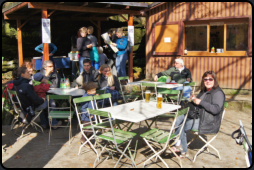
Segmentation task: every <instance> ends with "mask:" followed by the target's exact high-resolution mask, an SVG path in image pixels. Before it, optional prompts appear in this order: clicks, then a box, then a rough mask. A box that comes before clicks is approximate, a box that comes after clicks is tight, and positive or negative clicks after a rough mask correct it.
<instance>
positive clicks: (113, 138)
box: [87, 109, 136, 168]
mask: <svg viewBox="0 0 254 170" xmlns="http://www.w3.org/2000/svg"><path fill="white" fill-rule="evenodd" d="M87 110H88V113H89V119H90V122H91V124H92V120H91V118H90V114H93V115H97V116H98V117H107V118H108V120H109V123H110V127H109V128H104V129H105V130H106V129H109V131H107V132H105V133H102V134H100V135H97V133H96V132H95V128H102V127H100V126H97V124H96V125H94V124H92V129H93V132H94V135H95V142H96V144H98V145H99V146H100V147H101V152H100V153H99V154H97V157H96V159H95V161H94V164H93V167H95V165H96V162H97V161H100V156H101V154H102V153H103V151H104V150H106V151H107V152H108V153H109V155H111V156H112V159H113V161H114V157H113V152H119V153H120V154H121V156H120V158H119V159H118V161H117V163H116V165H115V167H114V168H116V166H117V165H118V164H119V162H120V160H121V159H122V157H123V156H125V157H126V158H127V159H129V160H130V161H131V163H132V167H135V168H136V164H135V162H134V159H133V157H132V154H131V151H130V149H129V145H130V143H131V141H132V139H133V137H134V136H136V133H133V132H126V131H123V130H120V129H115V128H114V127H113V123H112V120H111V118H112V117H111V114H110V113H109V112H104V111H99V110H93V109H87ZM100 140H102V141H101V142H100ZM104 141H105V142H106V144H105V145H104V146H103V145H102V143H103V142H104ZM123 144H126V147H125V148H124V149H123V150H120V148H119V146H122V145H123ZM107 146H108V148H107ZM127 149H128V150H129V153H130V157H129V156H127V155H126V154H125V152H126V151H127ZM108 157H109V156H108ZM108 157H107V158H106V159H108Z"/></svg>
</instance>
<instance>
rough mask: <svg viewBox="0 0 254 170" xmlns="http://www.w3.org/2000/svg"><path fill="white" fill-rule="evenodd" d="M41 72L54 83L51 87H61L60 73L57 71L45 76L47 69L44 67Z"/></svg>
mask: <svg viewBox="0 0 254 170" xmlns="http://www.w3.org/2000/svg"><path fill="white" fill-rule="evenodd" d="M40 73H41V74H42V75H43V78H44V79H47V80H49V81H50V82H51V83H52V85H51V86H50V88H60V80H61V78H60V75H59V74H58V73H57V72H56V71H54V72H52V73H50V75H49V76H45V70H44V69H41V70H40Z"/></svg>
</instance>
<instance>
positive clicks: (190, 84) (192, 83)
mask: <svg viewBox="0 0 254 170" xmlns="http://www.w3.org/2000/svg"><path fill="white" fill-rule="evenodd" d="M185 86H193V87H194V88H193V90H192V92H191V93H192V94H194V92H195V88H196V82H190V83H185V84H183V90H184V87H185ZM183 90H182V93H181V95H180V99H182V98H183V93H184V92H183ZM180 101H181V100H180Z"/></svg>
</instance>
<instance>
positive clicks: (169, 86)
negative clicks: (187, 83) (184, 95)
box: [157, 83, 183, 89]
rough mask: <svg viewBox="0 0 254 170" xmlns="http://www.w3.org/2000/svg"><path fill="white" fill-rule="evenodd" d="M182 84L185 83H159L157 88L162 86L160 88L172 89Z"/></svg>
mask: <svg viewBox="0 0 254 170" xmlns="http://www.w3.org/2000/svg"><path fill="white" fill-rule="evenodd" d="M180 86H183V84H166V83H164V84H159V85H157V88H158V87H160V88H167V89H172V88H175V87H180Z"/></svg>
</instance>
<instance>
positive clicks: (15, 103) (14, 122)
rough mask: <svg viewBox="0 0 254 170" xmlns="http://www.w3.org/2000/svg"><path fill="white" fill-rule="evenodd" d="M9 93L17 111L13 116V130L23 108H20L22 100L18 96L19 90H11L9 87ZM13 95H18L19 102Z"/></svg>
mask: <svg viewBox="0 0 254 170" xmlns="http://www.w3.org/2000/svg"><path fill="white" fill-rule="evenodd" d="M7 93H8V95H9V98H10V100H11V104H12V106H13V109H14V111H15V113H16V115H13V116H14V118H13V120H12V122H11V130H13V128H14V126H15V124H16V123H17V122H18V117H19V113H20V111H21V109H20V108H21V103H20V101H19V98H18V96H17V92H16V91H14V90H9V89H8V88H7ZM13 97H16V99H17V102H15V101H14V100H13Z"/></svg>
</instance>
